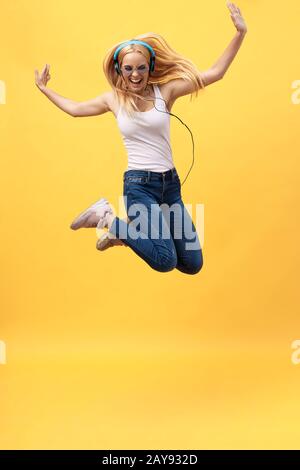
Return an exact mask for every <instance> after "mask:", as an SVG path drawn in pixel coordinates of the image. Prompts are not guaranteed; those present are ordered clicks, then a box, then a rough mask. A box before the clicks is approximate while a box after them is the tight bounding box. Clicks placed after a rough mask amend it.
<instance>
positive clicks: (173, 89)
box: [167, 2, 247, 101]
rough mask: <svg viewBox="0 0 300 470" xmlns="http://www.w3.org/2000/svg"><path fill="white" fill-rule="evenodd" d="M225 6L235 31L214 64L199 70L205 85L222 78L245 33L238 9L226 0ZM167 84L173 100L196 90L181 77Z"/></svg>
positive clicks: (243, 22)
mask: <svg viewBox="0 0 300 470" xmlns="http://www.w3.org/2000/svg"><path fill="white" fill-rule="evenodd" d="M227 7H228V9H229V10H230V16H231V19H232V21H233V23H234V25H235V27H236V29H237V31H236V34H235V36H234V38H233V39H232V40H231V42H230V44H229V45H228V46H227V48H226V49H225V51H224V52H223V54H222V55H221V57H220V58H219V59H218V60H217V61H216V62H215V64H214V65H212V66H211V67H210V68H209V69H207V70H204V71H201V72H200V71H199V74H200V75H201V78H202V82H203V85H204V86H205V87H206V86H208V85H210V84H211V83H214V82H216V81H218V80H221V78H223V76H224V74H225V72H226V70H227V69H228V68H229V66H230V64H231V62H232V61H233V59H234V58H235V56H236V54H237V52H238V50H239V48H240V46H241V44H242V42H243V39H244V37H245V35H246V33H247V26H246V23H245V21H244V19H243V17H242V13H241V11H240V9H239V8H238V7H236V6H235V5H234V3H230V2H227ZM167 85H169V87H170V95H171V97H172V100H173V101H175V99H177V98H179V97H180V96H184V95H188V94H190V93H193V92H194V91H196V90H195V87H194V84H193V83H191V82H190V81H187V80H184V79H181V78H179V79H175V80H171V81H170V82H168V83H167Z"/></svg>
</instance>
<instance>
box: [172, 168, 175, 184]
mask: <svg viewBox="0 0 300 470" xmlns="http://www.w3.org/2000/svg"><path fill="white" fill-rule="evenodd" d="M174 170H175V167H173V168H172V181H174V178H175V171H174Z"/></svg>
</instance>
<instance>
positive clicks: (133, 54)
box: [35, 2, 247, 274]
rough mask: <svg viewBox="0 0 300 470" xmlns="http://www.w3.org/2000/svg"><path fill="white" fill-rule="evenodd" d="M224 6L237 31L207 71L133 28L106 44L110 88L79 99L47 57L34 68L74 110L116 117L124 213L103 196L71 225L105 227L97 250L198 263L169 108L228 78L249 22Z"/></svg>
mask: <svg viewBox="0 0 300 470" xmlns="http://www.w3.org/2000/svg"><path fill="white" fill-rule="evenodd" d="M227 6H228V9H229V10H230V16H231V19H232V21H233V23H234V25H235V27H236V29H237V32H236V34H235V36H234V38H233V39H232V41H231V42H230V44H229V45H228V47H227V48H226V49H225V51H224V52H223V54H222V55H221V57H220V58H219V59H218V60H217V62H216V63H215V64H214V65H213V66H212V67H210V68H209V69H207V70H205V71H202V72H200V71H199V70H197V68H196V67H195V66H194V64H193V63H192V62H191V61H190V60H188V59H186V58H184V57H182V56H181V55H180V54H178V53H177V52H175V51H174V50H173V49H172V48H171V47H170V46H169V45H168V44H167V42H166V41H165V39H164V38H163V37H162V36H160V35H159V34H155V33H148V34H143V35H140V36H136V38H135V39H131V40H128V41H124V42H122V43H118V44H117V45H115V46H114V47H112V48H111V49H110V50H109V51H108V53H107V55H106V57H105V59H104V62H103V70H104V73H105V76H106V78H107V80H108V82H109V84H110V86H111V88H112V91H109V92H106V93H103V94H101V95H100V96H97V97H96V98H93V99H91V100H89V101H84V102H75V101H72V100H69V99H67V98H64V97H62V96H60V95H58V94H57V93H55V92H54V91H53V90H50V89H49V88H47V82H48V81H49V79H50V73H49V68H50V66H49V65H48V64H46V65H45V67H44V69H43V70H42V72H41V75H39V73H38V71H37V70H35V83H36V85H37V87H38V88H39V89H40V90H41V91H42V92H43V93H44V94H45V95H46V96H47V97H48V98H49V99H50V100H51V101H52V102H53V103H54V104H55V105H56V106H58V107H59V108H60V109H62V110H63V111H65V112H67V113H68V114H70V115H71V116H74V117H83V116H97V115H101V114H104V113H106V112H108V111H110V112H112V113H113V115H114V116H115V118H116V120H117V124H118V126H119V129H120V132H121V134H122V137H123V141H124V145H125V147H126V150H127V154H128V166H127V169H126V171H125V172H124V174H123V196H124V201H125V207H126V212H127V218H126V219H125V220H123V219H120V218H119V217H117V216H116V215H115V214H114V212H113V208H112V206H111V205H110V203H109V201H108V200H107V199H106V198H104V197H102V198H101V199H99V200H98V201H97V202H95V203H94V204H92V205H91V206H90V207H89V208H87V209H86V210H85V211H83V212H82V213H81V214H80V215H79V216H78V217H76V219H75V220H74V221H73V222H72V224H71V226H70V227H71V228H72V229H73V230H77V229H79V228H83V227H85V228H90V227H94V228H95V227H97V228H99V229H107V231H106V232H105V233H104V234H103V235H102V237H100V238H99V239H98V240H97V245H96V247H97V249H99V250H100V251H103V250H104V249H106V248H108V247H111V246H116V245H123V246H127V247H130V248H131V250H132V251H134V252H135V253H136V254H137V255H138V256H140V257H141V258H142V259H143V260H144V261H145V262H146V263H147V264H148V265H149V266H150V267H151V268H153V269H155V270H157V271H160V272H168V271H171V270H173V269H174V268H177V269H178V270H179V271H181V272H183V273H186V274H196V273H198V272H199V271H200V269H201V267H202V265H203V255H202V249H201V246H200V242H199V238H198V234H197V231H196V229H195V226H194V224H193V221H192V219H191V217H190V215H189V213H188V211H187V210H186V208H185V206H184V203H183V201H182V196H181V181H180V178H179V175H178V173H177V170H176V168H175V166H174V162H173V157H172V149H171V145H170V113H171V109H172V106H173V104H174V102H175V101H176V100H177V98H179V97H180V96H185V95H188V94H193V93H196V96H197V93H198V90H200V89H204V88H205V87H206V86H208V85H210V84H212V83H214V82H216V81H218V80H220V79H221V78H223V76H224V74H225V72H226V70H227V69H228V67H229V66H230V64H231V62H232V61H233V59H234V57H235V56H236V54H237V52H238V50H239V48H240V45H241V43H242V41H243V39H244V36H245V34H246V32H247V27H246V24H245V22H244V19H243V18H242V14H241V11H240V9H239V8H238V7H237V6H235V5H234V4H233V3H229V2H227ZM174 208H175V209H174ZM137 213H138V214H139V216H138V217H137V215H136V214H137ZM138 226H139V227H140V229H139V230H137V227H138Z"/></svg>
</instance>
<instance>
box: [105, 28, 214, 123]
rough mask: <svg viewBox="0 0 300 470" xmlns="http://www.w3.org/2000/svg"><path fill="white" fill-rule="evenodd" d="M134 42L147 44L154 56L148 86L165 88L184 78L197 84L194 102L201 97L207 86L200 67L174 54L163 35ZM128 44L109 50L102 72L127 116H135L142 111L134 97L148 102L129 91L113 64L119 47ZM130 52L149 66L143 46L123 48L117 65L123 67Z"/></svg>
mask: <svg viewBox="0 0 300 470" xmlns="http://www.w3.org/2000/svg"><path fill="white" fill-rule="evenodd" d="M134 39H140V40H143V41H145V42H147V43H148V44H149V45H150V46H151V47H152V48H153V49H154V52H155V68H154V71H153V72H151V73H150V75H149V78H148V84H163V83H167V82H169V81H170V80H174V79H176V78H182V79H184V80H187V81H190V82H192V83H193V84H194V88H195V89H194V91H193V92H192V93H191V99H192V96H193V94H194V93H195V94H196V97H197V96H198V90H199V89H204V87H205V86H204V83H203V80H202V77H201V73H200V72H199V70H198V69H197V67H196V66H195V65H194V64H193V62H192V61H190V60H189V59H186V58H185V57H183V56H182V55H180V54H178V53H177V52H176V51H174V49H172V48H171V47H170V46H169V44H168V43H167V41H166V40H165V39H164V38H163V37H162V36H161V35H159V34H156V33H146V34H141V35H139V36H136V37H135V38H134ZM125 41H127V40H125ZM125 41H121V42H120V43H118V44H116V45H114V46H113V47H112V48H110V49H109V51H108V52H107V54H106V56H105V58H104V61H103V71H104V74H105V76H106V78H107V80H108V82H109V83H110V85H111V87H112V89H113V91H114V94H115V97H116V99H117V102H118V104H119V106H122V107H123V108H124V109H125V111H126V112H127V113H128V115H129V116H132V115H133V112H134V111H139V109H138V107H137V106H136V103H135V101H134V99H133V97H132V96H130V95H134V96H136V97H138V98H140V99H142V100H144V101H149V100H148V99H145V98H144V97H142V96H141V95H138V94H136V93H134V92H131V91H128V90H127V89H126V86H125V84H124V81H123V79H122V77H121V75H119V74H118V73H117V72H116V70H115V66H114V60H113V56H114V52H115V50H116V49H117V47H119V46H120V45H121V44H122V42H125ZM128 52H139V53H141V54H143V56H144V57H145V58H146V59H147V61H148V63H149V61H150V52H149V51H148V49H147V48H146V47H144V46H142V45H141V44H129V45H127V46H125V47H123V48H122V49H121V50H120V52H119V55H118V62H119V64H120V65H121V64H122V60H123V58H124V56H125V55H126V54H127V53H128Z"/></svg>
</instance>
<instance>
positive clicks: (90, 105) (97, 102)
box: [35, 64, 111, 117]
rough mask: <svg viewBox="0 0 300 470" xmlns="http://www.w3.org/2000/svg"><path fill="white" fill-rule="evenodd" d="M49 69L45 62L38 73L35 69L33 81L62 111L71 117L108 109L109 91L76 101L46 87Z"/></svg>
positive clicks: (88, 114)
mask: <svg viewBox="0 0 300 470" xmlns="http://www.w3.org/2000/svg"><path fill="white" fill-rule="evenodd" d="M49 69H50V65H48V64H46V65H45V67H44V68H43V70H42V72H41V74H40V75H39V73H38V71H37V70H35V83H36V86H37V87H38V88H39V89H40V90H41V92H42V93H44V95H45V96H47V98H49V100H50V101H52V103H54V104H55V105H56V106H57V107H58V108H60V109H61V110H62V111H64V112H66V113H67V114H69V115H70V116H73V117H85V116H98V115H100V114H104V113H106V112H107V111H110V108H109V104H108V103H109V97H110V94H111V92H106V93H103V94H102V95H99V96H96V98H92V99H90V100H88V101H82V102H78V101H73V100H70V99H69V98H65V97H63V96H61V95H59V94H58V93H56V92H55V91H54V90H51V89H49V88H47V82H48V81H49V80H50V78H51V76H50V73H49Z"/></svg>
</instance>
